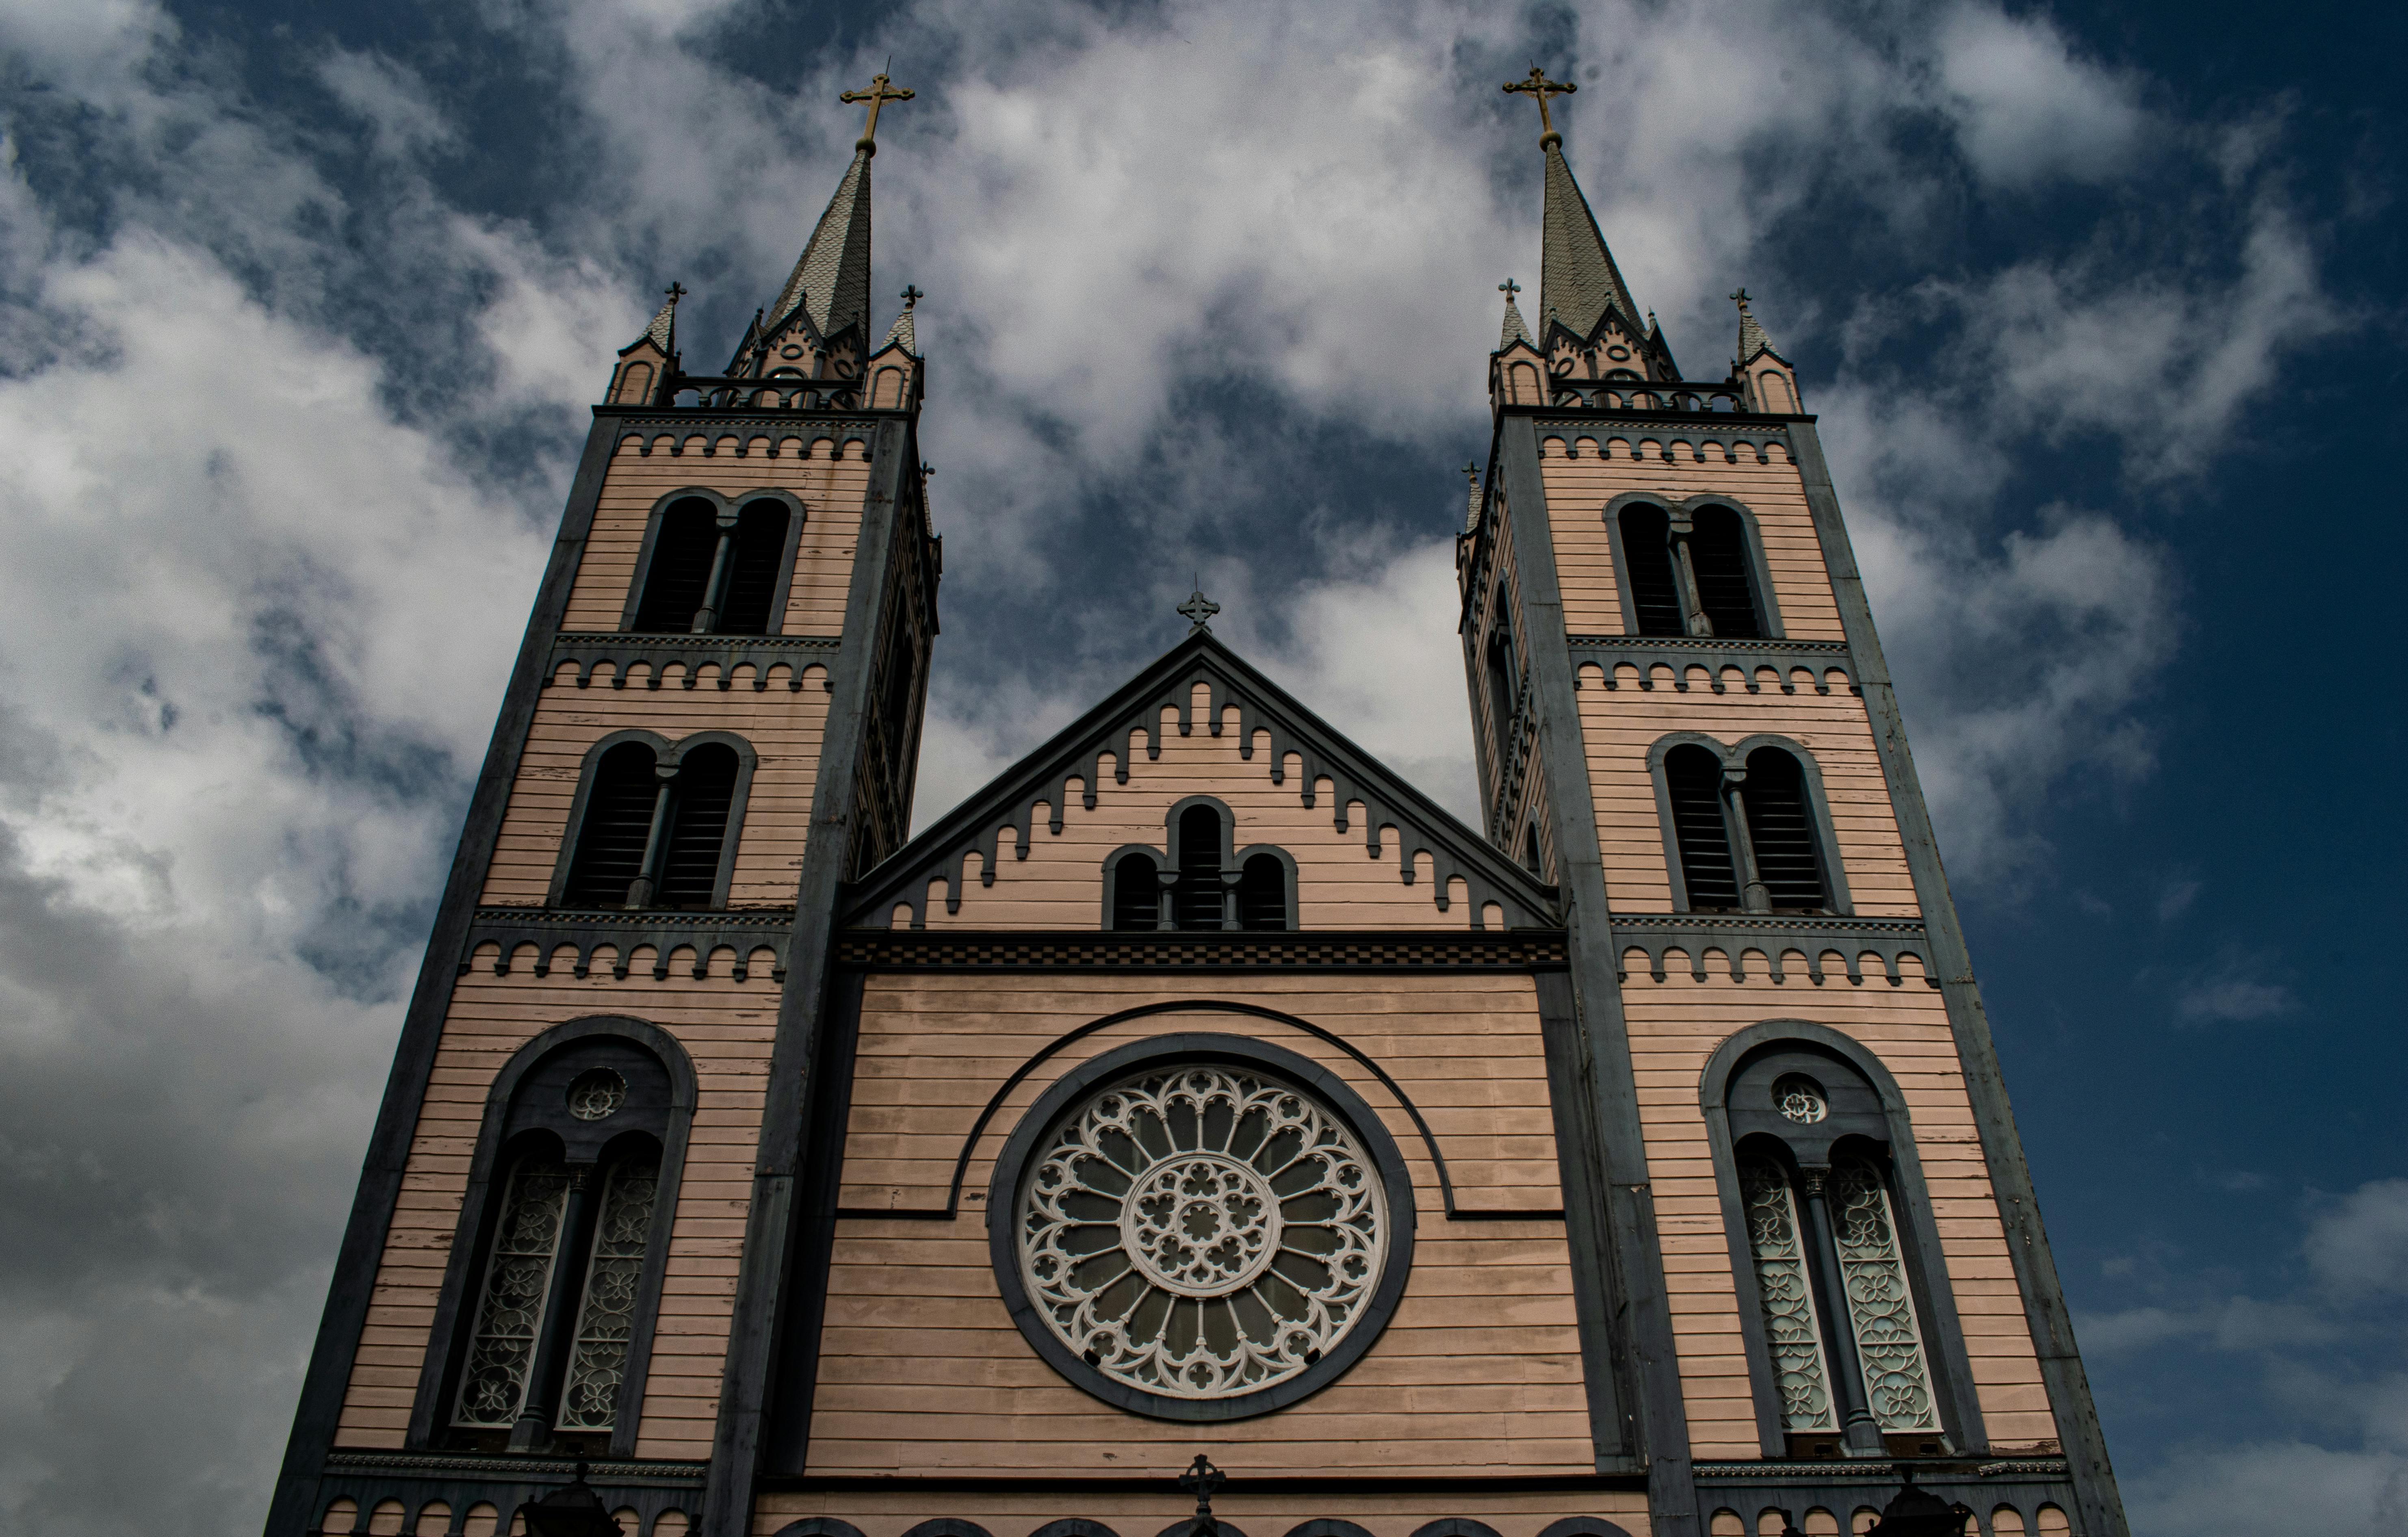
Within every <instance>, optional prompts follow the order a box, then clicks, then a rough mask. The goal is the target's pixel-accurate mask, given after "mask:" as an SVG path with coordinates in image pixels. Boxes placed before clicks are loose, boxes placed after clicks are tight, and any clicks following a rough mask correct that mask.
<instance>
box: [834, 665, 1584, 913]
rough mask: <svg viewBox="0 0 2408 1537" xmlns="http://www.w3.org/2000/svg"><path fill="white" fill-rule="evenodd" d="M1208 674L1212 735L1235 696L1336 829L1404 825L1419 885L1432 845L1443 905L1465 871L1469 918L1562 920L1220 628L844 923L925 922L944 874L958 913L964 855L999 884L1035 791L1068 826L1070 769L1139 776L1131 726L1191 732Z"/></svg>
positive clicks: (1275, 761) (1379, 835)
mask: <svg viewBox="0 0 2408 1537" xmlns="http://www.w3.org/2000/svg"><path fill="white" fill-rule="evenodd" d="M1199 682H1201V683H1206V684H1208V685H1210V686H1211V691H1212V697H1211V705H1210V707H1209V708H1210V715H1211V718H1210V719H1209V720H1208V721H1207V722H1206V723H1205V728H1206V730H1207V731H1208V732H1209V733H1210V734H1211V735H1212V736H1215V737H1218V736H1220V735H1222V734H1223V732H1224V730H1225V727H1224V725H1223V723H1222V716H1223V714H1224V713H1225V712H1226V710H1227V708H1228V707H1229V706H1230V705H1233V704H1234V705H1236V706H1237V707H1238V711H1239V720H1238V726H1237V731H1238V754H1239V756H1240V757H1241V758H1245V759H1249V760H1251V759H1253V758H1254V755H1255V746H1254V735H1255V733H1256V732H1258V731H1268V732H1269V733H1270V745H1269V754H1268V755H1269V763H1268V764H1267V765H1266V766H1265V767H1266V771H1267V772H1268V773H1269V778H1270V782H1271V783H1273V784H1282V785H1283V784H1285V783H1287V759H1288V755H1289V754H1297V756H1299V757H1300V758H1301V759H1302V760H1303V763H1302V769H1301V772H1300V773H1299V774H1298V775H1297V780H1298V782H1299V783H1298V784H1297V796H1298V798H1299V800H1300V801H1301V803H1302V804H1303V805H1304V806H1305V807H1306V808H1307V809H1312V808H1313V807H1314V806H1315V805H1316V803H1317V800H1318V792H1317V791H1316V789H1315V786H1316V785H1317V784H1318V783H1320V781H1321V780H1322V779H1324V778H1326V779H1328V780H1329V781H1330V784H1331V793H1330V800H1331V802H1332V805H1331V808H1330V812H1331V820H1332V825H1333V826H1335V828H1336V829H1337V830H1338V831H1339V832H1340V833H1346V832H1350V831H1353V830H1354V829H1353V828H1352V827H1351V826H1350V825H1349V818H1348V816H1347V806H1348V805H1349V803H1350V802H1353V801H1357V800H1359V801H1361V802H1362V803H1363V808H1364V815H1363V822H1364V826H1363V829H1362V831H1363V835H1364V842H1365V847H1366V849H1367V850H1368V852H1369V854H1370V855H1371V856H1372V857H1373V858H1383V857H1385V856H1386V855H1387V854H1388V849H1387V847H1386V843H1387V840H1386V839H1385V838H1384V837H1383V832H1382V829H1383V826H1391V825H1393V826H1395V827H1396V828H1397V829H1398V837H1397V839H1396V840H1395V841H1396V847H1395V858H1396V862H1397V870H1398V879H1399V881H1400V883H1403V884H1405V885H1413V884H1416V883H1418V881H1419V875H1418V871H1417V869H1416V866H1417V864H1418V861H1419V857H1420V856H1421V855H1424V854H1427V855H1429V856H1430V865H1431V876H1432V884H1433V886H1434V887H1435V890H1434V891H1433V893H1432V898H1431V900H1432V906H1433V907H1434V908H1435V909H1436V910H1437V911H1438V912H1441V913H1443V912H1448V911H1450V909H1451V907H1452V905H1453V904H1452V900H1451V899H1450V898H1449V897H1448V895H1447V887H1448V885H1449V883H1451V882H1452V881H1453V880H1455V878H1458V877H1460V878H1461V879H1462V880H1463V882H1464V884H1465V888H1466V892H1465V895H1466V899H1467V900H1468V901H1469V903H1470V906H1471V914H1470V920H1469V924H1468V925H1466V927H1467V928H1469V929H1472V930H1480V929H1483V928H1484V927H1485V916H1484V913H1485V908H1486V905H1487V904H1488V903H1490V902H1495V903H1497V904H1498V906H1499V907H1500V908H1502V909H1503V911H1504V915H1505V917H1504V921H1505V927H1507V928H1553V927H1556V917H1555V888H1554V887H1552V886H1547V885H1544V884H1541V883H1539V882H1538V881H1537V880H1536V879H1535V878H1533V877H1532V876H1531V875H1530V874H1529V872H1527V870H1525V869H1522V868H1521V867H1520V866H1519V865H1517V864H1515V863H1513V861H1512V860H1511V859H1509V858H1507V857H1506V856H1505V855H1503V854H1501V853H1499V852H1498V850H1496V849H1495V848H1493V847H1491V846H1490V845H1489V843H1488V842H1487V840H1485V839H1484V838H1482V837H1481V836H1480V835H1479V834H1478V833H1476V832H1474V831H1472V830H1471V828H1469V827H1468V826H1464V824H1463V823H1461V822H1460V821H1458V820H1456V819H1455V817H1454V816H1453V815H1451V814H1450V813H1449V812H1447V811H1446V810H1445V809H1444V808H1442V807H1441V806H1440V805H1439V804H1438V803H1437V802H1436V801H1434V800H1432V799H1430V798H1429V797H1427V796H1426V795H1424V794H1423V793H1422V792H1421V791H1419V790H1417V789H1415V788H1413V786H1412V785H1411V784H1409V783H1405V782H1404V781H1403V780H1402V779H1400V778H1399V777H1398V775H1397V774H1396V773H1395V771H1394V770H1392V769H1390V768H1387V767H1386V766H1385V765H1383V764H1382V763H1381V762H1380V761H1379V760H1378V759H1376V758H1374V757H1373V756H1371V754H1369V753H1367V752H1365V751H1364V750H1363V749H1362V748H1360V747H1358V746H1356V745H1355V743H1354V742H1352V741H1350V740H1347V738H1346V737H1345V736H1344V735H1343V734H1342V733H1340V731H1338V730H1337V729H1336V728H1335V727H1333V726H1331V725H1329V724H1328V723H1327V722H1326V721H1324V720H1323V719H1322V718H1321V717H1320V716H1318V715H1316V714H1315V713H1313V712H1312V711H1311V710H1310V709H1308V708H1307V707H1306V706H1304V705H1303V704H1301V703H1299V702H1298V701H1297V699H1296V698H1295V697H1293V696H1291V695H1289V694H1288V693H1287V692H1286V691H1285V690H1284V689H1282V688H1281V687H1280V686H1279V685H1278V684H1276V683H1274V682H1271V681H1270V680H1269V678H1266V677H1264V676H1263V675H1262V674H1261V673H1260V672H1258V671H1256V670H1255V669H1254V668H1252V667H1250V666H1248V665H1247V664H1246V663H1245V662H1243V661H1241V660H1240V658H1239V657H1238V656H1237V655H1236V654H1234V653H1232V652H1231V651H1230V650H1229V649H1228V648H1227V647H1226V646H1224V645H1222V644H1221V643H1220V641H1219V640H1218V639H1214V638H1213V637H1212V636H1211V635H1210V634H1205V635H1197V636H1190V637H1189V638H1188V639H1185V640H1183V641H1182V642H1181V643H1180V644H1179V645H1177V646H1175V647H1173V648H1172V649H1171V650H1170V651H1169V652H1168V653H1166V654H1164V655H1163V656H1162V657H1161V658H1160V659H1159V660H1157V661H1156V662H1155V663H1154V665H1153V666H1151V667H1149V668H1146V669H1145V670H1144V671H1142V672H1140V673H1139V674H1138V675H1137V676H1136V677H1135V678H1133V679H1131V680H1130V681H1129V682H1127V683H1125V684H1124V685H1123V686H1122V687H1121V688H1120V689H1118V690H1117V691H1115V692H1114V693H1113V694H1112V695H1111V697H1108V698H1106V699H1105V700H1104V701H1103V702H1102V703H1101V704H1098V705H1097V707H1096V708H1095V709H1093V710H1091V711H1088V712H1087V713H1086V714H1085V715H1083V716H1082V717H1081V718H1080V719H1079V720H1077V721H1075V722H1073V723H1072V724H1071V725H1068V726H1067V727H1065V728H1064V729H1063V730H1061V731H1060V732H1057V733H1056V734H1055V735H1054V738H1053V739H1052V740H1049V741H1047V742H1046V743H1045V744H1044V745H1043V746H1041V747H1039V748H1038V749H1037V750H1036V751H1035V752H1032V753H1030V754H1028V755H1027V756H1025V757H1024V758H1022V759H1021V760H1020V762H1019V763H1017V764H1015V765H1013V766H1012V767H1011V768H1009V769H1006V770H1005V771H1004V772H1003V773H1002V774H1000V775H998V776H996V779H995V780H994V781H992V782H991V783H989V784H988V785H987V787H986V788H985V789H983V790H982V791H980V792H979V793H978V794H976V795H974V796H972V797H969V798H968V799H967V800H965V801H964V802H962V804H961V805H959V806H957V807H955V808H954V809H953V811H951V812H947V813H946V814H945V815H944V816H942V817H940V818H939V819H938V821H937V822H936V823H935V824H934V825H932V826H930V827H929V828H928V829H927V830H926V831H925V832H924V833H922V834H921V835H920V836H919V837H917V838H915V839H913V840H910V842H909V843H907V844H905V845H904V846H903V847H902V848H900V849H898V850H896V852H895V854H894V855H890V856H889V857H888V858H887V859H886V860H885V862H884V863H882V864H881V865H879V866H878V867H877V868H876V869H872V870H870V871H868V872H867V874H865V875H864V876H863V877H862V879H861V880H860V882H858V883H856V884H855V885H854V886H853V888H852V890H851V891H850V893H849V894H848V897H847V900H846V903H845V907H844V909H843V912H844V918H843V920H842V922H843V924H844V925H845V926H846V927H883V926H885V925H887V924H889V923H890V922H891V921H892V915H893V913H894V911H895V909H896V908H897V907H909V908H910V912H911V923H910V927H911V928H913V929H915V930H918V929H925V927H927V902H928V888H929V885H930V884H931V883H933V882H935V881H937V880H939V879H941V880H942V881H943V882H944V883H945V911H946V912H959V911H960V910H961V893H962V879H963V873H964V867H965V864H966V862H967V860H968V856H969V855H971V854H972V853H976V854H977V855H979V856H980V871H979V880H980V883H981V884H982V885H993V884H994V883H995V874H996V863H997V858H998V855H999V854H1000V852H1001V845H1002V841H1003V838H1002V835H1003V832H1004V830H1005V829H1006V828H1010V829H1011V832H1012V835H1013V838H1012V857H1014V858H1015V859H1025V858H1027V857H1028V851H1029V850H1030V848H1031V847H1032V846H1033V845H1034V842H1035V829H1034V826H1033V825H1032V824H1033V819H1034V817H1035V815H1036V809H1037V803H1038V802H1039V801H1040V800H1041V801H1045V802H1047V803H1048V805H1049V806H1050V808H1051V816H1050V817H1049V819H1048V828H1047V830H1048V831H1050V832H1054V833H1059V832H1061V831H1062V830H1063V816H1062V803H1063V800H1064V798H1065V797H1066V785H1067V783H1068V781H1069V780H1071V779H1073V778H1075V779H1077V780H1078V781H1079V782H1080V783H1081V786H1082V789H1081V800H1082V807H1083V809H1085V810H1088V811H1093V810H1094V809H1095V807H1096V804H1097V777H1098V775H1099V773H1100V772H1101V770H1100V769H1099V768H1098V764H1099V763H1100V762H1101V760H1103V759H1105V758H1108V757H1109V758H1110V759H1111V762H1112V777H1113V780H1114V783H1121V784H1125V783H1128V777H1129V754H1130V751H1131V748H1130V739H1131V736H1132V734H1133V733H1134V732H1136V731H1139V730H1140V729H1141V730H1142V731H1143V732H1144V733H1145V739H1146V756H1147V757H1148V758H1150V759H1151V758H1159V757H1160V756H1161V755H1162V733H1163V724H1162V715H1163V711H1164V709H1165V708H1166V707H1167V708H1168V709H1170V710H1172V711H1175V712H1176V721H1177V727H1178V731H1179V734H1180V735H1181V736H1188V735H1191V734H1192V733H1193V732H1194V730H1195V728H1196V724H1197V723H1196V720H1195V710H1194V693H1195V685H1196V684H1197V683H1199ZM1450 927H1452V926H1450Z"/></svg>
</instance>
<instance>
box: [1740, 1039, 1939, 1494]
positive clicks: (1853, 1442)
mask: <svg viewBox="0 0 2408 1537" xmlns="http://www.w3.org/2000/svg"><path fill="white" fill-rule="evenodd" d="M1758 1028H1759V1029H1761V1028H1763V1027H1758ZM1723 1094H1724V1098H1723V1102H1722V1104H1721V1105H1720V1106H1719V1107H1718V1108H1720V1109H1721V1111H1722V1112H1723V1116H1724V1123H1725V1128H1727V1135H1728V1138H1729V1143H1728V1145H1729V1148H1730V1152H1731V1173H1732V1175H1733V1177H1734V1178H1735V1180H1736V1184H1737V1186H1738V1188H1737V1191H1736V1195H1737V1198H1738V1199H1737V1203H1736V1207H1735V1211H1736V1214H1737V1216H1738V1219H1739V1223H1740V1227H1741V1228H1742V1231H1743V1233H1744V1235H1745V1254H1746V1267H1747V1268H1746V1271H1745V1278H1746V1282H1747V1283H1748V1284H1746V1285H1743V1286H1742V1288H1741V1289H1742V1294H1744V1293H1746V1292H1748V1291H1751V1290H1752V1291H1753V1292H1754V1294H1755V1296H1754V1313H1755V1315H1756V1316H1755V1322H1756V1324H1757V1326H1758V1329H1757V1330H1756V1331H1752V1332H1756V1333H1757V1334H1758V1338H1759V1345H1758V1348H1759V1349H1760V1350H1761V1351H1762V1352H1763V1360H1762V1362H1761V1363H1760V1364H1761V1366H1762V1374H1761V1377H1760V1379H1759V1380H1761V1381H1763V1382H1765V1383H1767V1384H1769V1385H1770V1391H1771V1395H1772V1399H1773V1402H1772V1403H1770V1405H1768V1406H1767V1407H1768V1408H1769V1410H1770V1414H1769V1415H1767V1416H1765V1417H1766V1418H1768V1419H1769V1420H1770V1422H1771V1423H1772V1425H1773V1427H1775V1428H1776V1429H1777V1430H1778V1433H1779V1435H1780V1437H1781V1439H1782V1444H1783V1447H1784V1449H1785V1451H1786V1453H1787V1454H1788V1455H1790V1456H1806V1457H1813V1456H1841V1455H1846V1456H1857V1457H1863V1456H1874V1457H1878V1456H1885V1455H1886V1456H1893V1457H1895V1456H1936V1455H1940V1454H1942V1453H1944V1452H1946V1451H1947V1450H1949V1431H1948V1429H1947V1428H1946V1426H1945V1425H1944V1424H1943V1415H1942V1402H1943V1400H1944V1399H1945V1398H1946V1397H1947V1391H1946V1389H1947V1384H1946V1383H1945V1382H1944V1381H1943V1379H1942V1368H1941V1365H1940V1358H1939V1355H1938V1353H1937V1352H1936V1351H1935V1349H1934V1348H1933V1339H1932V1336H1933V1329H1932V1328H1931V1326H1930V1322H1929V1318H1928V1315H1929V1313H1930V1309H1931V1295H1932V1294H1931V1292H1930V1289H1929V1287H1928V1286H1927V1284H1926V1278H1925V1276H1924V1274H1923V1272H1922V1264H1921V1257H1920V1250H1921V1247H1922V1246H1921V1245H1920V1244H1918V1243H1917V1242H1916V1241H1915V1238H1914V1228H1916V1227H1917V1226H1918V1224H1916V1223H1914V1222H1912V1221H1910V1220H1909V1217H1908V1201H1909V1187H1908V1184H1907V1178H1906V1176H1905V1174H1903V1173H1902V1172H1901V1171H1900V1168H1899V1163H1898V1161H1897V1160H1895V1159H1894V1158H1893V1156H1892V1153H1891V1139H1892V1135H1893V1129H1892V1125H1891V1118H1890V1115H1889V1113H1888V1110H1887V1108H1886V1107H1885V1103H1884V1099H1883V1095H1882V1091H1881V1090H1880V1089H1878V1088H1876V1087H1875V1086H1874V1085H1873V1083H1872V1081H1871V1079H1870V1078H1869V1077H1868V1076H1867V1075H1866V1074H1865V1073H1864V1072H1863V1071H1862V1070H1860V1069H1858V1068H1857V1066H1856V1064H1855V1063H1853V1062H1851V1061H1850V1060H1848V1059H1847V1057H1845V1056H1842V1054H1841V1053H1839V1052H1837V1051H1834V1050H1831V1049H1829V1048H1828V1047H1825V1046H1822V1045H1818V1044H1816V1043H1813V1042H1811V1041H1796V1040H1790V1041H1772V1042H1770V1043H1768V1044H1765V1045H1762V1046H1759V1047H1757V1048H1756V1049H1754V1050H1752V1051H1749V1052H1747V1053H1746V1054H1745V1055H1743V1056H1741V1057H1740V1058H1739V1062H1738V1066H1737V1068H1736V1069H1735V1070H1732V1071H1730V1072H1729V1073H1728V1075H1727V1080H1726V1082H1725V1085H1724V1090H1723ZM1915 1196H1916V1198H1917V1199H1919V1197H1920V1192H1919V1191H1917V1192H1915ZM1920 1226H1921V1227H1923V1228H1925V1230H1926V1231H1927V1232H1928V1230H1929V1224H1928V1221H1927V1222H1924V1223H1921V1224H1920ZM1950 1322H1951V1327H1952V1328H1953V1313H1952V1314H1950Z"/></svg>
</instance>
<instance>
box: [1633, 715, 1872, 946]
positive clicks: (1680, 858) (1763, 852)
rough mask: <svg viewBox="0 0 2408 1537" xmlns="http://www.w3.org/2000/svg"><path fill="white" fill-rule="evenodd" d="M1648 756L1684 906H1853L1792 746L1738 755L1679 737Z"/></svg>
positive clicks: (1792, 909) (1795, 909)
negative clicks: (1654, 772) (1847, 900)
mask: <svg viewBox="0 0 2408 1537" xmlns="http://www.w3.org/2000/svg"><path fill="white" fill-rule="evenodd" d="M1756 740H1759V741H1760V740H1761V739H1756ZM1746 745H1747V744H1746V743H1744V742H1743V743H1742V744H1741V746H1742V748H1744V747H1746ZM1650 756H1651V760H1652V761H1654V762H1655V763H1656V764H1657V766H1658V767H1657V773H1658V775H1659V779H1658V782H1657V788H1658V794H1659V796H1660V797H1661V805H1662V808H1663V811H1664V813H1665V819H1666V827H1665V840H1664V842H1665V852H1666V854H1667V855H1668V857H1669V859H1670V863H1671V865H1672V866H1673V868H1674V870H1675V872H1676V876H1677V878H1676V879H1675V881H1674V883H1673V884H1674V890H1675V895H1676V896H1677V897H1678V898H1679V899H1680V905H1681V907H1682V908H1683V910H1684V911H1686V912H1785V913H1808V912H1846V911H1847V907H1846V904H1845V893H1844V890H1843V888H1842V883H1841V882H1840V881H1839V879H1838V867H1837V866H1836V864H1834V863H1833V861H1832V859H1831V857H1830V855H1829V852H1828V839H1829V836H1830V828H1829V825H1828V821H1827V820H1826V818H1825V817H1824V815H1823V812H1822V810H1821V807H1820V804H1819V800H1818V797H1817V796H1816V794H1815V792H1814V790H1813V786H1812V785H1811V784H1810V783H1809V780H1810V776H1809V774H1808V772H1807V769H1806V766H1805V764H1804V763H1803V762H1802V761H1801V760H1800V759H1799V757H1798V755H1797V754H1794V753H1792V752H1790V751H1789V750H1788V749H1786V748H1783V747H1774V746H1770V745H1765V746H1757V747H1756V748H1754V749H1753V750H1752V751H1749V752H1748V753H1747V755H1746V757H1745V758H1744V759H1739V760H1738V761H1734V758H1735V757H1736V751H1733V752H1726V751H1724V750H1723V749H1722V747H1721V745H1720V744H1719V743H1712V742H1702V741H1679V740H1677V739H1676V740H1675V741H1674V742H1673V744H1672V745H1670V746H1669V747H1667V746H1660V745H1659V746H1658V748H1657V749H1656V753H1654V754H1650Z"/></svg>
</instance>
